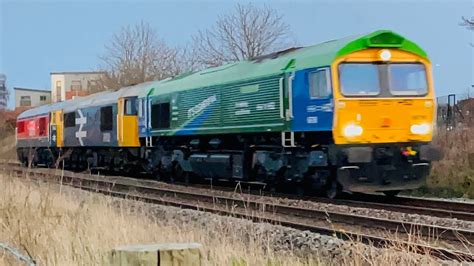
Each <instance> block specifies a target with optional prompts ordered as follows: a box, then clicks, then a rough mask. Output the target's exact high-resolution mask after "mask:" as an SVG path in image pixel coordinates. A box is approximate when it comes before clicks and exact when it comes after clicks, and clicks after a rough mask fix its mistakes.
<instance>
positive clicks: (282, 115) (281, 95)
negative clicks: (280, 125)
mask: <svg viewBox="0 0 474 266" xmlns="http://www.w3.org/2000/svg"><path fill="white" fill-rule="evenodd" d="M283 80H284V78H283V77H281V78H280V118H282V119H283V118H285V110H284V109H285V108H284V106H283V95H284V94H283Z"/></svg>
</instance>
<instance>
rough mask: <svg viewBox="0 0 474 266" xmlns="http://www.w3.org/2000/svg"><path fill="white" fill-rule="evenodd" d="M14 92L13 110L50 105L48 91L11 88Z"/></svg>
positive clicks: (49, 93)
mask: <svg viewBox="0 0 474 266" xmlns="http://www.w3.org/2000/svg"><path fill="white" fill-rule="evenodd" d="M13 90H14V91H15V108H29V107H37V106H40V105H43V104H48V103H51V92H50V91H49V90H35V89H27V88H13Z"/></svg>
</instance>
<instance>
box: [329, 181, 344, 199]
mask: <svg viewBox="0 0 474 266" xmlns="http://www.w3.org/2000/svg"><path fill="white" fill-rule="evenodd" d="M341 194H342V187H341V185H339V183H337V181H336V180H333V181H332V182H331V183H330V184H329V186H328V187H327V189H326V196H327V197H328V198H330V199H335V198H338V197H339V196H341Z"/></svg>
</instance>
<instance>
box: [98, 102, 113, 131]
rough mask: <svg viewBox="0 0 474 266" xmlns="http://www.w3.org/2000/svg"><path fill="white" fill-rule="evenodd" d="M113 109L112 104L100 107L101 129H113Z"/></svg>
mask: <svg viewBox="0 0 474 266" xmlns="http://www.w3.org/2000/svg"><path fill="white" fill-rule="evenodd" d="M113 121H114V120H113V109H112V106H106V107H101V108H100V131H102V132H103V131H111V130H112V129H113V123H114V122H113Z"/></svg>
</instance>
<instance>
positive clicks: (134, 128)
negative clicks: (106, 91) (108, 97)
mask: <svg viewBox="0 0 474 266" xmlns="http://www.w3.org/2000/svg"><path fill="white" fill-rule="evenodd" d="M117 138H118V143H119V146H120V147H138V146H140V141H139V138H138V111H137V97H126V98H120V99H119V100H118V112H117Z"/></svg>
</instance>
